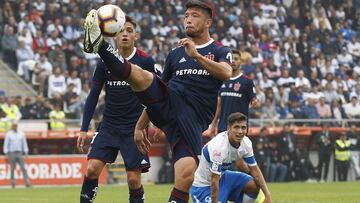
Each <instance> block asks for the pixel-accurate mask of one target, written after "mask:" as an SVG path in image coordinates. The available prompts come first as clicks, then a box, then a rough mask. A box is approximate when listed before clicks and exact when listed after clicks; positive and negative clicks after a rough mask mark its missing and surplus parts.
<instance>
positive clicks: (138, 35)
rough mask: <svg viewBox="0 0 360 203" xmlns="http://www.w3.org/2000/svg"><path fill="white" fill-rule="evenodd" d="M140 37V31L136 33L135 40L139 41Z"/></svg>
mask: <svg viewBox="0 0 360 203" xmlns="http://www.w3.org/2000/svg"><path fill="white" fill-rule="evenodd" d="M139 37H140V33H139V32H136V34H135V41H137V40H138V39H139Z"/></svg>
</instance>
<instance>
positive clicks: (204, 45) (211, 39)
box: [195, 38, 214, 49]
mask: <svg viewBox="0 0 360 203" xmlns="http://www.w3.org/2000/svg"><path fill="white" fill-rule="evenodd" d="M213 42H214V39H213V38H210V41H208V42H206V43H205V44H200V45H195V48H196V49H202V48H204V47H207V46H209V45H210V44H211V43H213Z"/></svg>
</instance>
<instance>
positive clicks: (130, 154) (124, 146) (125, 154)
mask: <svg viewBox="0 0 360 203" xmlns="http://www.w3.org/2000/svg"><path fill="white" fill-rule="evenodd" d="M120 153H121V156H122V158H123V159H124V163H125V167H126V170H128V171H131V170H140V171H141V172H147V171H149V168H150V160H149V156H148V155H147V154H142V153H141V152H140V151H139V150H138V148H137V146H136V144H135V141H134V132H132V133H129V134H127V135H126V136H122V137H121V139H120Z"/></svg>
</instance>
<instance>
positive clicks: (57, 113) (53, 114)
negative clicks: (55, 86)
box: [49, 103, 66, 131]
mask: <svg viewBox="0 0 360 203" xmlns="http://www.w3.org/2000/svg"><path fill="white" fill-rule="evenodd" d="M61 106H62V104H60V103H57V104H55V108H54V110H52V111H50V113H49V118H50V129H51V130H54V131H61V130H66V126H65V123H64V119H65V113H64V111H62V110H61V109H62V108H61Z"/></svg>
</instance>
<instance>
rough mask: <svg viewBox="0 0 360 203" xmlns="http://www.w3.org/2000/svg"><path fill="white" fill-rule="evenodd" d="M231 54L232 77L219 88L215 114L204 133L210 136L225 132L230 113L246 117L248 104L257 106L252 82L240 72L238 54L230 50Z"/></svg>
mask: <svg viewBox="0 0 360 203" xmlns="http://www.w3.org/2000/svg"><path fill="white" fill-rule="evenodd" d="M232 53H233V61H232V64H231V67H232V77H231V78H230V80H229V81H226V82H224V84H223V85H222V86H221V88H220V91H219V96H218V103H217V109H216V113H215V116H214V119H213V121H212V122H211V124H210V126H209V129H208V132H206V133H208V134H209V135H210V136H214V135H216V134H217V133H218V132H222V131H225V130H226V128H227V124H226V120H227V118H228V117H229V115H230V114H231V113H235V112H240V113H243V114H244V115H246V116H248V113H249V104H251V106H252V107H258V105H259V101H258V99H257V98H256V92H255V86H254V82H253V81H252V80H251V79H249V78H248V77H247V76H246V75H244V74H243V73H242V72H241V69H240V67H241V60H240V52H239V51H238V50H232Z"/></svg>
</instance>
